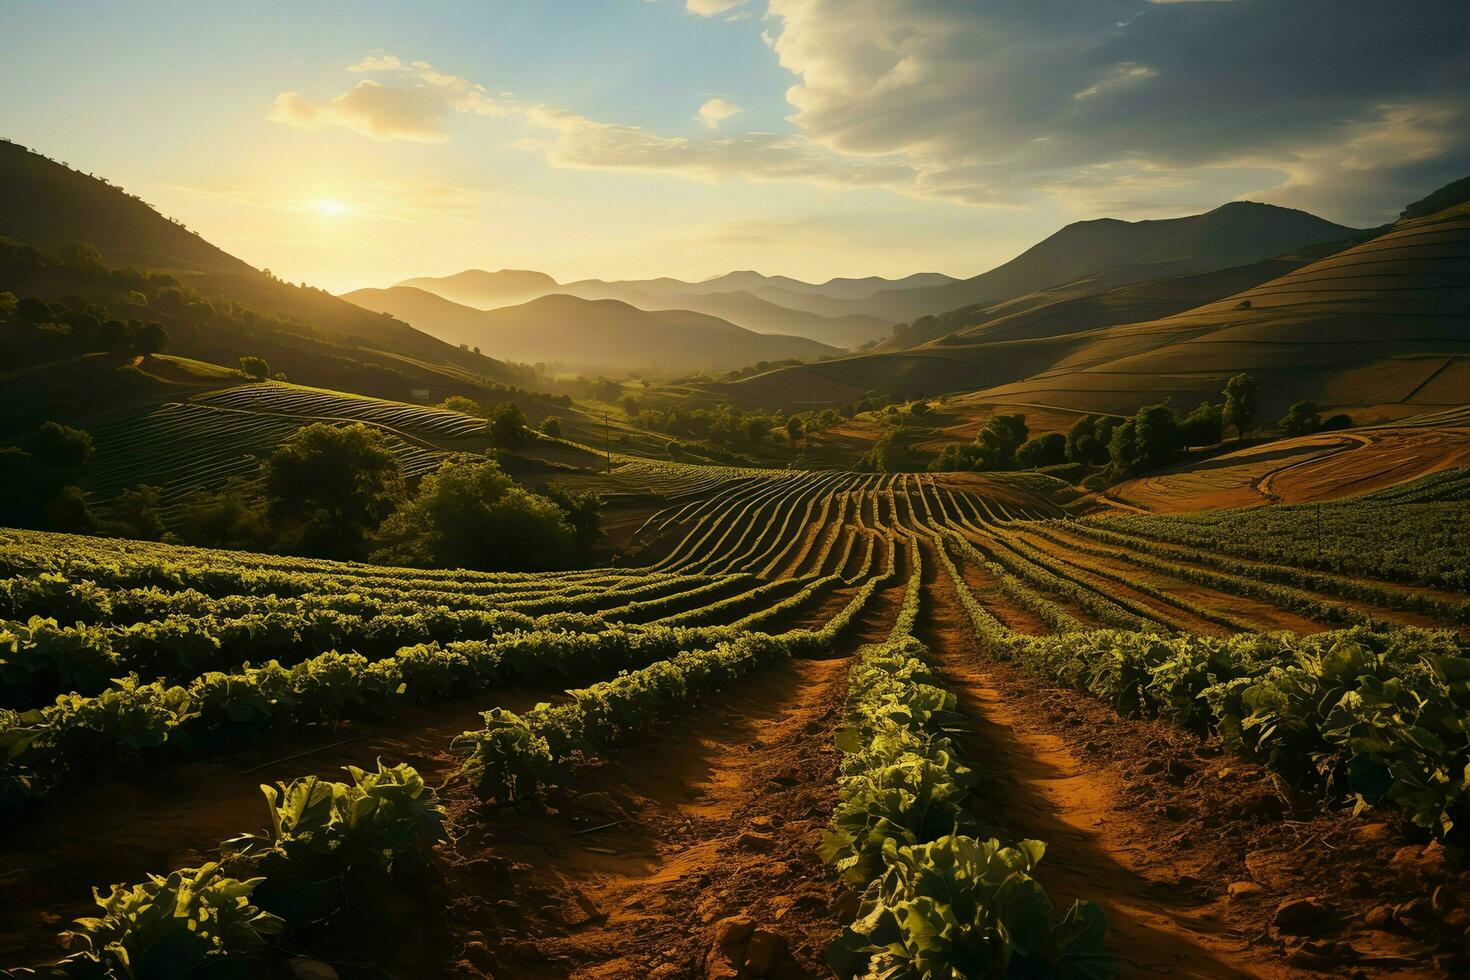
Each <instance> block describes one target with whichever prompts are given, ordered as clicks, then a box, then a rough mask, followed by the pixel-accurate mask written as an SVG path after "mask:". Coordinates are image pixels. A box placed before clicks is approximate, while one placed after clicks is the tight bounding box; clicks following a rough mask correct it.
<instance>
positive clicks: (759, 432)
mask: <svg viewBox="0 0 1470 980" xmlns="http://www.w3.org/2000/svg"><path fill="white" fill-rule="evenodd" d="M741 434H742V435H743V436H744V437H745V444H746V445H748V446H756V445H759V444H760V443H761V442H763V441H764V440H765V438H766V436H768V435H770V434H771V420H770V419H767V418H762V417H761V416H759V415H752V416H751V417H750V418H748V419H746V420H745V424H744V425H743V426H742V427H741Z"/></svg>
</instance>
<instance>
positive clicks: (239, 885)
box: [14, 762, 447, 980]
mask: <svg viewBox="0 0 1470 980" xmlns="http://www.w3.org/2000/svg"><path fill="white" fill-rule="evenodd" d="M348 773H349V774H350V776H351V778H352V781H351V782H350V783H346V782H329V781H326V780H322V779H318V778H316V777H314V776H311V777H307V778H305V779H297V780H293V781H291V782H289V783H279V784H277V785H276V786H262V787H261V790H262V791H263V792H264V793H265V798H266V805H267V807H268V808H269V811H270V814H269V815H270V820H269V826H270V829H269V830H266V831H263V832H260V833H254V834H246V835H243V836H241V837H236V838H233V839H231V840H229V841H225V842H223V843H222V844H221V845H220V847H219V860H217V861H211V862H208V863H206V864H203V865H201V866H199V867H195V868H183V869H181V870H178V871H173V872H170V873H168V874H166V875H150V876H149V878H148V880H147V881H146V882H143V883H142V884H136V885H112V886H111V887H110V888H109V889H108V890H107V891H106V893H104V892H103V891H102V890H100V889H94V891H93V894H94V896H95V898H96V903H97V906H98V914H97V915H95V916H90V917H87V918H84V919H79V920H78V921H77V922H76V924H75V927H74V928H73V929H72V930H71V932H69V933H68V934H67V935H66V936H65V937H64V939H65V940H66V941H67V944H68V945H69V946H70V948H71V949H72V950H73V952H71V953H70V954H69V955H68V956H66V957H65V958H63V959H61V960H60V961H58V962H56V963H54V964H52V965H50V966H46V967H41V968H38V969H36V970H24V971H14V973H15V974H30V975H42V976H52V977H75V978H87V980H92V978H103V977H106V978H123V977H137V978H144V977H184V976H188V977H205V976H210V977H244V976H257V975H263V971H265V970H267V969H268V968H269V967H268V964H269V961H271V960H277V961H281V960H284V959H285V957H286V955H287V954H286V953H285V952H284V951H285V950H290V951H292V953H294V954H297V955H299V954H300V953H301V952H302V951H310V950H311V949H312V947H313V946H314V945H315V944H316V943H317V942H319V941H320V940H321V939H322V934H323V933H324V932H329V931H330V930H332V929H334V928H336V927H337V926H338V925H340V924H341V922H342V921H343V920H346V919H352V920H357V922H358V923H359V925H360V926H362V925H367V926H376V927H378V928H382V929H386V928H387V927H390V926H392V925H393V924H394V923H393V921H392V919H393V910H392V909H391V908H390V903H389V902H388V901H387V900H386V899H387V898H388V896H389V894H390V893H391V892H395V891H398V892H403V891H407V890H422V888H423V886H424V883H425V882H426V880H427V879H426V876H425V874H424V872H425V870H426V869H428V868H429V867H430V866H431V865H432V864H433V862H434V860H435V857H434V847H435V845H437V844H439V843H441V842H442V841H445V840H447V834H446V833H445V829H444V816H445V812H444V808H443V807H442V806H441V805H440V803H439V801H438V799H437V797H436V796H435V794H434V791H433V790H432V789H430V788H429V787H428V786H426V785H424V780H423V778H422V777H421V776H420V775H419V774H418V773H417V772H416V771H415V770H414V769H412V768H411V767H409V766H406V765H398V766H393V767H385V766H384V765H383V764H382V763H381V762H379V763H378V765H377V770H376V771H365V770H362V769H358V768H356V767H349V768H348ZM349 881H350V882H351V886H350V888H349V887H348V886H347V884H346V883H347V882H349ZM359 931H361V930H359Z"/></svg>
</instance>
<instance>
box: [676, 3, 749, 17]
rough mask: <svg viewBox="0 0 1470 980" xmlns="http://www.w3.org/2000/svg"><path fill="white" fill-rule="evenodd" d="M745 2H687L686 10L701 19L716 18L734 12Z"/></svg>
mask: <svg viewBox="0 0 1470 980" xmlns="http://www.w3.org/2000/svg"><path fill="white" fill-rule="evenodd" d="M744 2H745V0H686V2H685V4H684V9H686V10H688V11H689V12H690V13H691V14H698V15H699V16H701V17H714V16H715V15H716V14H723V13H724V12H725V11H727V10H734V9H735V8H736V7H738V6H740V5H741V4H742V3H744Z"/></svg>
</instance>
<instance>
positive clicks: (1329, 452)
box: [1108, 412, 1470, 512]
mask: <svg viewBox="0 0 1470 980" xmlns="http://www.w3.org/2000/svg"><path fill="white" fill-rule="evenodd" d="M1467 463H1470V425H1467V419H1466V418H1465V417H1464V415H1463V414H1462V413H1457V412H1446V413H1439V414H1437V415H1430V416H1417V417H1415V418H1411V419H1405V420H1403V421H1401V422H1398V423H1392V424H1389V425H1382V426H1372V427H1367V428H1360V429H1353V430H1352V431H1350V432H1324V433H1319V434H1316V435H1310V436H1301V437H1298V438H1295V439H1281V440H1275V441H1272V442H1268V443H1265V444H1263V445H1257V446H1250V447H1247V448H1245V449H1238V450H1234V451H1231V452H1225V453H1222V454H1221V455H1219V456H1216V457H1214V458H1212V459H1209V460H1205V461H1194V462H1189V463H1184V464H1181V465H1179V466H1176V467H1172V468H1167V469H1163V470H1159V471H1158V472H1155V473H1150V474H1148V475H1146V476H1142V477H1138V478H1136V479H1132V480H1125V481H1124V482H1122V483H1119V484H1117V485H1116V486H1113V487H1111V488H1109V490H1108V498H1109V500H1110V502H1112V503H1115V504H1118V505H1121V506H1123V507H1128V508H1137V509H1139V510H1146V511H1158V512H1171V511H1177V512H1183V511H1194V510H1210V509H1214V508H1220V507H1256V506H1260V505H1263V504H1271V503H1311V502H1315V501H1324V500H1333V499H1336V498H1339V497H1348V496H1355V495H1358V494H1367V493H1371V492H1372V491H1375V490H1378V489H1381V488H1387V487H1392V486H1395V485H1398V484H1401V483H1405V482H1408V481H1410V480H1414V479H1417V478H1419V477H1422V476H1428V475H1431V474H1434V473H1437V472H1440V471H1442V470H1449V469H1454V468H1456V467H1463V466H1465V465H1466V464H1467Z"/></svg>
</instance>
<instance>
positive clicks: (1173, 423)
mask: <svg viewBox="0 0 1470 980" xmlns="http://www.w3.org/2000/svg"><path fill="white" fill-rule="evenodd" d="M1182 446H1183V442H1182V437H1181V436H1180V430H1179V416H1178V414H1177V413H1176V412H1175V411H1174V410H1173V409H1172V408H1170V407H1169V406H1168V405H1145V406H1144V407H1143V408H1140V409H1139V410H1138V411H1137V412H1136V413H1134V415H1133V418H1131V419H1128V420H1127V421H1125V422H1124V423H1123V424H1122V425H1119V426H1118V427H1117V428H1115V429H1114V430H1113V432H1112V435H1111V438H1110V439H1109V441H1108V457H1109V458H1110V459H1111V461H1112V469H1113V472H1114V473H1115V474H1116V475H1118V476H1123V475H1125V474H1128V473H1136V472H1139V471H1141V470H1147V469H1152V468H1154V467H1156V466H1159V465H1161V464H1162V463H1165V462H1167V461H1168V460H1170V459H1172V458H1173V457H1174V456H1176V455H1177V454H1178V453H1179V450H1180V448H1182Z"/></svg>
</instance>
